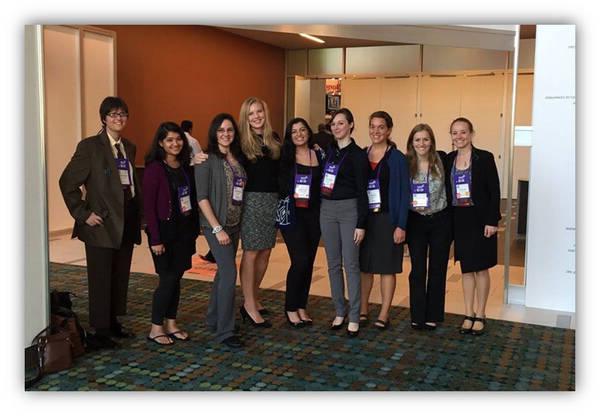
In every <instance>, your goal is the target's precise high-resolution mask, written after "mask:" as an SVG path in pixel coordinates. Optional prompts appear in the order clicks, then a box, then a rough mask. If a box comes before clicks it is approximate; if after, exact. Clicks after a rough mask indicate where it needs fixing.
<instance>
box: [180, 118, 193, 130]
mask: <svg viewBox="0 0 600 416" xmlns="http://www.w3.org/2000/svg"><path fill="white" fill-rule="evenodd" d="M193 127H194V123H192V121H191V120H183V121H182V122H181V130H183V131H184V132H186V133H189V132H190V130H191V129H192V128H193Z"/></svg>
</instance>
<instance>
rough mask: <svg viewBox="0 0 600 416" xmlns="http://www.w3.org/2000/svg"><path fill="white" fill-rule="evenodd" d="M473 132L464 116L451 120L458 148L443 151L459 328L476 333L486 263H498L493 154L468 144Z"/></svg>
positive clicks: (481, 319) (486, 286) (481, 324)
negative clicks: (461, 304)
mask: <svg viewBox="0 0 600 416" xmlns="http://www.w3.org/2000/svg"><path fill="white" fill-rule="evenodd" d="M474 134H475V131H474V130H473V124H472V123H471V122H470V121H469V120H468V119H466V118H463V117H460V118H457V119H456V120H454V121H453V122H452V124H450V135H451V137H452V143H453V144H454V146H455V147H456V149H457V150H455V151H453V152H451V153H449V154H448V156H447V157H446V160H445V163H444V165H445V166H444V169H445V170H446V172H448V173H449V174H447V175H446V186H447V187H448V188H449V189H450V191H451V195H452V201H451V205H452V207H453V214H454V258H455V260H458V261H460V268H461V272H462V283H463V296H464V301H465V319H464V321H463V325H462V327H461V328H460V333H461V334H474V335H481V334H483V332H484V329H485V307H486V303H487V299H488V295H489V292H490V274H489V268H491V267H493V266H495V265H496V264H497V263H498V237H497V232H498V221H499V220H500V218H501V216H500V180H499V178H498V170H497V169H496V163H495V161H494V155H492V154H491V153H490V152H487V151H485V150H481V149H477V148H475V147H473V143H472V140H473V136H474ZM449 202H450V201H449ZM475 296H477V308H478V310H477V311H475V309H474V301H475Z"/></svg>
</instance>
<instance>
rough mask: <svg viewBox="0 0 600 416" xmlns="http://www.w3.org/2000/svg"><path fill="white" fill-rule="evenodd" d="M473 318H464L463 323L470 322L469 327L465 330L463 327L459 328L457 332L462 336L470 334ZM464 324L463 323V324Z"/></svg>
mask: <svg viewBox="0 0 600 416" xmlns="http://www.w3.org/2000/svg"><path fill="white" fill-rule="evenodd" d="M475 319H477V318H475V317H474V316H465V318H464V320H465V321H471V327H470V328H465V327H463V326H461V327H460V330H459V331H458V332H460V333H461V334H463V335H466V334H470V333H471V332H472V331H473V324H474V323H475ZM463 324H464V322H463Z"/></svg>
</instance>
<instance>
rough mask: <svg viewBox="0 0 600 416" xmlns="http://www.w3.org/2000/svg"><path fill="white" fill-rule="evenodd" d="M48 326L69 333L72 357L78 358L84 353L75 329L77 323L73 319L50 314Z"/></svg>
mask: <svg viewBox="0 0 600 416" xmlns="http://www.w3.org/2000/svg"><path fill="white" fill-rule="evenodd" d="M50 326H51V327H52V328H60V329H61V330H65V331H66V332H68V333H69V335H70V337H69V339H70V341H71V348H72V353H73V357H74V358H76V357H80V356H82V355H83V353H84V352H85V348H84V346H83V343H82V342H81V337H80V336H79V330H78V329H77V322H76V320H75V318H66V317H64V316H60V315H56V314H51V315H50Z"/></svg>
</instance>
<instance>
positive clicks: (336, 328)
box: [329, 318, 346, 331]
mask: <svg viewBox="0 0 600 416" xmlns="http://www.w3.org/2000/svg"><path fill="white" fill-rule="evenodd" d="M334 321H335V319H334ZM345 322H346V318H344V319H342V322H341V323H340V324H337V325H334V324H333V321H332V324H331V325H330V326H329V329H331V330H332V331H337V330H338V329H341V328H342V327H343V326H344V323H345Z"/></svg>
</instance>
